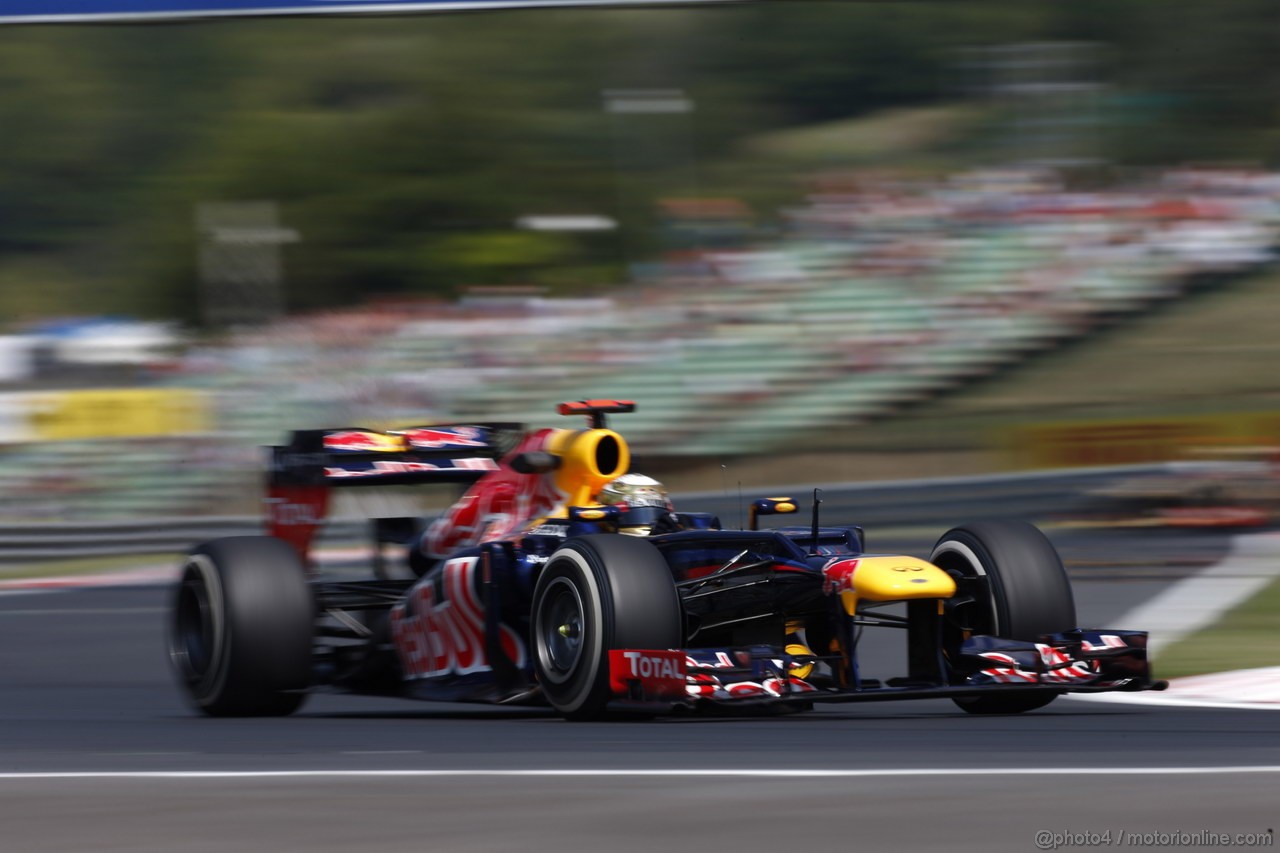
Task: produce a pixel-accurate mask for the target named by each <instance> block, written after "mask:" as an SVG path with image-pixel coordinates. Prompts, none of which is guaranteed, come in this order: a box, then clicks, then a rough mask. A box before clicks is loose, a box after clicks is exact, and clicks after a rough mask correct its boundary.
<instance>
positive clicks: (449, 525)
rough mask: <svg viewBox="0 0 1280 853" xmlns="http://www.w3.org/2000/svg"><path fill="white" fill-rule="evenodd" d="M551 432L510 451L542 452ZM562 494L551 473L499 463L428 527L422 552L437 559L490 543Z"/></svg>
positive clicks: (548, 508)
mask: <svg viewBox="0 0 1280 853" xmlns="http://www.w3.org/2000/svg"><path fill="white" fill-rule="evenodd" d="M552 432H554V431H553V430H540V431H538V432H535V433H533V434H531V435H529V436H528V437H526V438H525V440H524V441H522V442H520V445H519V446H518V447H516V449H515V450H514V451H512V454H513V455H514V454H519V453H524V452H526V451H531V450H542V449H543V448H544V447H545V446H546V443H547V440H548V437H549V436H550V434H551V433H552ZM565 498H566V496H565V495H564V494H563V493H561V492H560V491H559V490H558V489H557V488H556V487H555V483H554V482H553V481H552V479H551V478H550V477H545V476H539V475H529V474H519V473H517V472H516V471H514V470H512V469H511V468H510V467H508V466H507V465H506V464H505V463H504V464H503V465H501V466H499V468H498V470H496V471H494V472H493V473H491V474H488V475H486V476H485V477H484V478H483V479H482V480H480V481H479V482H477V483H476V484H475V485H473V486H472V487H471V488H470V489H468V490H467V493H466V494H465V495H463V496H462V498H461V499H460V500H459V501H458V502H457V503H455V504H454V505H453V507H452V508H451V509H450V510H449V511H448V512H447V513H445V514H444V515H442V516H440V517H439V518H438V519H436V520H435V521H434V522H433V523H432V524H431V526H430V527H429V528H427V532H426V535H425V536H424V537H423V542H422V545H423V550H424V551H425V552H426V553H427V555H428V556H430V557H435V558H437V559H440V558H443V557H447V556H449V555H450V554H453V553H456V552H457V551H459V550H460V549H462V548H468V547H470V546H472V545H479V544H480V543H482V542H492V541H493V540H495V539H499V538H501V537H503V536H506V535H507V534H509V533H512V532H514V531H515V530H517V529H519V527H520V525H522V524H525V523H527V522H529V521H531V520H532V519H535V518H538V517H540V516H543V515H546V514H547V513H549V512H550V511H551V510H552V509H554V508H555V507H558V506H560V505H561V504H563V503H564V501H565Z"/></svg>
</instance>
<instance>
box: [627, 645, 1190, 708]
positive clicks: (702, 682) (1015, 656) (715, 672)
mask: <svg viewBox="0 0 1280 853" xmlns="http://www.w3.org/2000/svg"><path fill="white" fill-rule="evenodd" d="M948 663H949V666H948V669H949V671H950V673H951V676H952V677H951V680H950V682H948V683H929V682H920V681H910V680H907V679H891V680H890V681H888V682H883V683H882V682H879V681H874V680H870V679H863V680H861V681H859V682H858V683H857V684H852V683H849V679H841V678H840V677H839V676H838V672H839V671H840V670H841V659H840V658H839V657H838V656H836V657H830V658H828V657H819V656H804V655H792V654H787V653H785V652H781V651H779V650H778V649H776V648H772V647H768V646H755V647H751V648H747V649H728V648H722V649H683V650H678V651H677V650H669V649H662V650H645V649H625V650H617V651H612V652H610V658H609V664H610V687H611V689H612V691H613V695H614V697H615V699H617V700H620V701H622V702H632V703H645V704H652V703H662V704H666V705H669V706H674V705H698V704H726V705H729V704H732V705H741V704H760V703H784V704H785V703H812V702H857V701H877V700H879V701H884V700H890V699H925V698H947V697H963V696H976V695H985V694H990V693H995V692H1005V693H1015V692H1027V691H1030V690H1040V691H1042V690H1045V689H1051V690H1054V691H1058V692H1077V693H1100V692H1104V691H1137V690H1163V689H1164V688H1165V687H1167V686H1168V685H1167V682H1163V681H1153V680H1152V678H1151V670H1150V666H1149V664H1148V661H1147V634H1146V632H1145V631H1092V630H1077V631H1067V632H1064V633H1061V634H1048V635H1045V636H1042V637H1041V638H1040V639H1039V640H1038V641H1037V642H1034V643H1032V642H1023V641H1018V640H1005V639H1000V638H998V637H988V636H975V637H971V638H969V639H968V640H966V641H965V642H964V643H963V644H962V645H961V647H960V649H959V652H958V654H957V659H956V660H953V661H949V662H948Z"/></svg>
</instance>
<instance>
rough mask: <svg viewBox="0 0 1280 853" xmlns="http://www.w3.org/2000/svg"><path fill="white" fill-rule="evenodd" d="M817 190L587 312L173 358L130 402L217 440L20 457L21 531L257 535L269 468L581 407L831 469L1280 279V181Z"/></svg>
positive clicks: (1022, 181) (679, 436)
mask: <svg viewBox="0 0 1280 853" xmlns="http://www.w3.org/2000/svg"><path fill="white" fill-rule="evenodd" d="M808 187H809V190H808V192H807V194H806V196H805V198H804V201H803V203H801V204H799V205H797V206H795V207H792V208H788V209H786V210H783V211H781V212H780V215H779V216H778V217H777V219H778V223H779V224H778V227H777V228H776V229H775V234H774V236H773V237H771V238H769V239H767V240H766V239H760V238H754V239H753V240H751V241H749V242H743V243H742V244H741V245H737V246H726V245H722V244H721V245H716V246H714V247H698V246H696V245H694V246H692V247H690V248H686V249H684V250H682V251H680V252H673V253H671V254H670V255H669V256H668V257H666V258H664V259H662V260H661V261H660V262H655V263H649V264H646V265H643V266H640V267H637V269H636V271H635V272H636V276H635V279H636V280H635V281H634V282H633V283H632V284H629V285H625V286H623V285H618V286H613V287H610V288H608V289H607V290H606V291H602V292H599V293H597V294H596V295H593V296H591V297H588V298H549V297H546V296H544V295H542V294H540V293H537V292H532V291H529V290H525V289H520V288H507V289H503V288H495V289H487V290H486V289H476V290H475V291H472V292H469V293H468V294H467V295H465V296H464V297H463V298H461V299H459V300H457V301H455V302H448V303H446V302H397V303H375V304H371V305H366V306H363V307H359V308H353V309H350V310H345V311H340V312H326V313H323V314H317V315H308V316H290V317H286V318H283V319H281V320H279V321H277V322H275V323H272V324H271V325H269V326H265V327H258V328H253V329H246V330H241V331H237V332H235V333H233V334H230V335H228V336H227V337H226V338H224V339H221V340H219V341H218V342H216V343H199V344H196V343H192V342H185V343H181V345H180V346H179V345H178V343H180V342H175V341H173V340H171V339H167V338H164V339H162V338H160V337H153V338H152V339H149V341H148V342H147V343H146V344H145V345H144V346H143V351H150V352H153V358H152V359H151V360H150V362H149V364H139V363H138V360H137V359H136V357H131V360H130V361H128V363H127V374H126V373H122V372H120V373H117V374H116V377H115V379H116V381H119V379H120V377H122V376H127V377H128V378H127V381H128V382H130V383H136V384H141V385H147V386H150V387H179V388H183V389H193V390H196V391H198V392H200V393H201V394H203V395H205V398H206V399H207V400H208V402H209V411H210V413H211V415H210V422H209V425H208V428H207V429H206V430H202V431H201V433H200V434H199V435H178V436H166V437H163V438H156V437H150V438H146V437H139V438H132V439H121V438H116V439H109V440H108V439H91V438H82V439H78V440H68V441H46V442H36V443H32V442H22V443H17V444H10V445H8V446H6V447H5V448H4V449H3V451H2V452H0V480H2V481H3V484H4V485H3V487H0V518H9V519H18V518H52V517H61V516H70V515H76V516H83V515H98V516H111V515H138V514H144V513H161V514H175V513H186V512H208V511H211V510H219V509H223V508H226V507H233V508H238V509H244V507H245V504H244V503H243V501H242V502H241V503H240V504H238V505H237V503H236V496H237V495H241V496H242V497H243V495H245V494H246V493H251V492H252V491H253V490H254V489H255V488H256V485H255V484H256V479H257V476H258V473H257V469H258V467H259V462H260V456H259V454H258V451H257V449H256V448H257V446H258V445H261V444H267V443H272V442H277V441H279V440H281V439H282V438H283V436H284V433H285V432H286V431H287V430H289V429H293V428H302V427H319V426H347V425H370V426H388V425H392V424H401V425H403V424H406V423H410V422H418V423H427V422H442V421H450V420H457V419H467V420H484V419H490V420H503V421H511V420H519V421H525V422H529V423H531V424H536V425H553V424H555V423H556V421H557V420H558V419H557V418H556V417H555V415H554V414H553V409H554V404H555V403H556V402H558V401H560V400H566V399H580V398H585V397H620V398H630V399H635V400H636V401H637V403H638V404H639V411H638V412H637V413H636V414H635V415H634V416H629V418H628V420H627V422H626V423H625V424H622V425H621V426H622V427H623V428H624V429H625V430H626V432H627V435H628V437H629V438H630V439H631V440H632V444H633V446H634V448H635V450H636V451H637V452H638V453H640V454H649V455H664V456H670V455H682V454H691V455H692V454H703V455H706V454H710V455H724V456H729V455H740V454H751V453H756V452H762V451H767V450H769V449H771V448H774V447H776V446H778V445H779V444H781V443H784V442H785V443H794V442H795V441H796V440H797V437H798V436H809V437H811V438H813V439H814V440H815V441H817V442H819V443H820V442H821V441H822V440H823V436H824V435H826V434H828V433H829V432H830V431H831V430H832V429H833V428H835V427H838V426H843V425H848V424H853V423H857V422H859V421H861V420H865V419H868V418H876V417H884V416H886V415H890V414H892V413H893V412H894V411H896V410H897V409H899V408H900V407H902V406H904V405H907V404H911V403H915V402H919V401H920V400H923V399H927V398H928V397H930V396H932V395H936V394H938V393H940V392H942V391H945V390H950V389H954V388H956V387H958V386H963V385H964V383H966V382H969V381H971V380H972V379H973V378H974V377H976V376H981V375H984V374H986V373H989V372H990V371H992V370H996V369H999V368H1001V367H1003V366H1006V365H1008V364H1010V363H1012V362H1015V361H1017V360H1018V359H1022V358H1025V357H1027V355H1028V354H1029V353H1032V352H1035V351H1037V350H1041V349H1044V348H1047V347H1051V346H1054V345H1056V344H1058V343H1059V342H1062V341H1064V340H1069V339H1074V338H1078V337H1079V336H1081V335H1086V334H1088V333H1089V332H1090V331H1091V330H1093V329H1095V328H1097V327H1099V326H1100V325H1106V324H1111V323H1114V322H1117V321H1119V320H1122V319H1123V318H1124V317H1126V316H1129V315H1132V314H1134V313H1135V312H1141V311H1143V310H1145V309H1146V308H1148V307H1149V306H1151V305H1152V304H1154V303H1156V302H1159V301H1162V300H1168V299H1172V298H1176V297H1178V296H1180V295H1181V294H1183V293H1185V292H1187V291H1188V290H1189V289H1194V288H1205V287H1214V286H1218V285H1219V284H1220V283H1221V282H1223V281H1224V280H1225V279H1227V278H1229V277H1232V276H1236V275H1239V274H1241V273H1245V272H1248V271H1250V270H1253V269H1256V268H1258V267H1261V266H1263V265H1265V264H1268V263H1270V262H1271V260H1272V256H1273V247H1274V245H1275V244H1276V235H1277V227H1278V226H1280V174H1277V173H1271V172H1265V171H1257V170H1248V169H1220V168H1193V167H1188V168H1181V169H1176V170H1170V171H1164V172H1160V173H1155V174H1152V175H1150V176H1147V177H1146V178H1145V179H1144V180H1142V181H1135V182H1132V183H1130V184H1127V185H1124V186H1119V187H1109V188H1105V189H1104V188H1097V189H1090V190H1087V191H1080V190H1075V189H1068V188H1067V187H1066V186H1064V185H1063V183H1062V182H1061V181H1060V180H1059V178H1058V177H1057V176H1056V175H1055V173H1053V172H1051V171H1047V170H1040V169H1028V168H1007V169H993V170H984V171H972V172H965V173H962V174H955V175H951V176H948V177H945V178H941V179H922V178H918V177H907V176H902V175H897V174H892V173H887V172H868V171H860V172H850V173H826V174H821V175H817V176H813V177H812V178H811V179H810V180H809V182H808ZM722 207H724V208H725V209H732V210H735V211H736V210H738V209H739V208H738V206H733V205H724V206H722ZM734 215H738V214H736V213H735V214H734ZM674 227H676V228H679V227H680V223H679V222H678V221H677V222H675V223H674ZM742 233H743V234H747V233H752V232H751V229H749V228H743V229H742ZM719 242H721V243H722V242H723V241H719ZM686 244H687V241H686ZM116 331H117V332H118V331H119V329H118V326H117V328H116ZM153 331H154V330H153ZM19 337H22V336H19ZM28 337H29V338H30V339H31V340H36V338H35V337H32V336H28ZM117 337H118V336H117ZM79 345H80V346H81V347H82V348H83V347H84V346H85V345H86V343H85V341H83V340H82V341H80V342H79ZM88 346H89V351H92V350H93V347H92V345H91V344H90V345H88ZM140 346H142V345H140ZM15 347H16V348H15ZM46 348H47V347H46ZM147 348H150V349H147ZM5 352H6V353H14V352H17V353H19V355H18V356H13V355H11V356H10V359H11V361H12V359H14V358H17V359H18V363H22V364H26V365H28V369H27V371H26V375H25V376H23V375H20V374H21V371H19V375H15V374H14V373H13V371H12V370H10V371H9V372H8V373H7V374H6V375H5V377H3V378H4V379H5V381H7V384H8V385H9V386H10V387H30V386H39V385H40V379H41V377H40V375H39V374H40V370H41V369H47V370H51V371H52V370H54V369H55V368H57V364H52V365H49V364H46V365H45V366H44V368H41V367H40V364H39V362H38V361H32V360H27V361H22V356H21V353H22V348H21V346H20V345H16V344H14V342H13V339H12V338H11V339H10V340H9V342H8V343H7V344H6V349H5ZM131 352H134V351H131ZM46 361H48V359H46ZM54 361H55V362H56V361H57V360H56V358H55V359H54ZM100 361H101V359H99V362H100ZM99 366H100V365H99ZM120 367H121V370H124V369H125V365H124V364H123V363H122V364H121V365H120ZM64 368H65V365H64ZM104 377H105V378H104ZM92 381H94V382H98V383H101V382H109V381H112V379H111V378H110V376H109V375H106V374H95V378H94V379H93V380H92ZM33 496H35V497H33ZM250 496H251V495H250ZM108 498H109V499H108Z"/></svg>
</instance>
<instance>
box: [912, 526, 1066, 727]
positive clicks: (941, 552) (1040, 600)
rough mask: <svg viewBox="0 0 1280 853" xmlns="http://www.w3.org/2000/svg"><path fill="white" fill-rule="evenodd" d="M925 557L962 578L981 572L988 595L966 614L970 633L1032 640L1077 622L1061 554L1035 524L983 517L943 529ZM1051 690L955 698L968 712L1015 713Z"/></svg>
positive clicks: (1045, 699)
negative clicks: (928, 554)
mask: <svg viewBox="0 0 1280 853" xmlns="http://www.w3.org/2000/svg"><path fill="white" fill-rule="evenodd" d="M929 562H931V563H933V564H934V565H935V566H937V567H938V568H940V569H942V570H944V571H946V572H948V573H950V574H952V575H953V576H954V577H956V578H957V581H958V582H959V583H961V584H963V579H965V578H985V579H986V589H987V590H988V591H989V595H988V596H987V598H986V600H985V601H983V600H979V601H977V602H976V603H975V605H973V606H972V609H973V611H976V612H971V613H969V614H968V621H969V622H970V625H969V627H970V628H971V630H972V631H973V633H975V634H986V635H988V636H993V637H1002V638H1004V639H1009V640H1025V641H1029V642H1034V641H1035V640H1037V639H1039V637H1040V635H1041V634H1054V633H1057V632H1059V631H1069V630H1072V629H1074V628H1075V627H1076V605H1075V599H1074V598H1073V596H1072V594H1071V581H1070V580H1069V579H1068V578H1067V573H1066V570H1065V569H1063V567H1062V559H1061V558H1060V557H1059V556H1058V552H1057V551H1056V550H1054V547H1053V545H1052V544H1051V543H1050V542H1049V540H1048V539H1047V538H1046V537H1045V535H1044V534H1043V533H1041V532H1040V530H1039V529H1038V528H1036V527H1034V526H1032V525H1030V524H1027V523H1025V522H1021V521H982V522H975V523H973V524H966V525H964V526H963V527H956V528H954V529H952V530H949V531H947V532H946V533H945V534H943V536H942V538H941V539H939V540H938V544H937V545H935V546H934V548H933V553H932V554H931V555H930V556H929ZM1058 695H1059V694H1058V691H1056V690H1044V691H1035V692H1028V693H1018V694H1016V695H1004V696H1001V695H998V694H997V693H993V694H991V695H989V696H969V697H964V698H957V699H955V700H954V701H955V703H956V704H957V705H959V706H960V707H961V708H963V709H964V710H965V711H968V712H969V713H971V714H1020V713H1022V712H1023V711H1031V710H1034V709H1036V708H1041V707H1044V706H1045V705H1048V704H1049V703H1050V702H1052V701H1053V700H1054V699H1055V698H1056V697H1057V696H1058Z"/></svg>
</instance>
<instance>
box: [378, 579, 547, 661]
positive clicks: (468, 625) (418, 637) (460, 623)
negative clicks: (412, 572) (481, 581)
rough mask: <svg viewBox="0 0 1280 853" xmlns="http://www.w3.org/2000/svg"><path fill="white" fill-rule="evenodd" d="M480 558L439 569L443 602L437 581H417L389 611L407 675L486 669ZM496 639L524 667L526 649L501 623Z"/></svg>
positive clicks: (518, 638) (392, 630) (392, 632)
mask: <svg viewBox="0 0 1280 853" xmlns="http://www.w3.org/2000/svg"><path fill="white" fill-rule="evenodd" d="M478 563H479V558H478V557H459V558H458V559H456V560H450V561H449V562H447V563H445V564H444V567H443V569H442V570H441V584H440V587H441V590H442V592H441V600H439V601H437V600H436V585H435V584H434V583H432V582H430V581H427V582H424V583H420V584H419V585H418V586H416V587H414V589H413V590H412V591H411V592H410V593H409V598H408V600H407V602H401V603H400V604H397V605H396V606H395V608H393V609H392V611H391V636H392V638H393V639H394V641H395V645H396V649H397V650H398V651H399V653H400V661H401V663H402V664H403V666H404V672H405V677H406V678H429V677H431V676H436V675H447V674H454V675H466V674H468V673H472V672H487V671H489V670H490V669H491V668H492V667H491V666H490V665H489V661H488V658H487V657H486V655H485V648H484V624H485V615H484V608H483V607H482V606H481V604H480V601H479V599H478V598H477V596H476V591H475V580H476V578H475V574H476V565H477V564H478ZM498 637H499V641H500V642H501V644H502V649H503V651H505V652H506V654H507V657H509V658H510V659H511V660H512V661H513V662H514V663H515V665H516V666H524V662H525V648H524V643H523V642H521V640H520V637H519V636H518V635H517V634H516V633H515V632H514V631H512V630H511V629H510V628H508V627H507V626H506V625H501V626H499V628H498Z"/></svg>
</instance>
